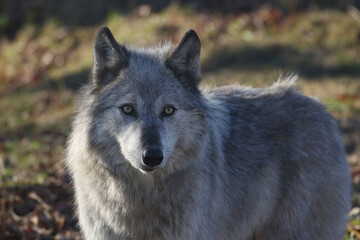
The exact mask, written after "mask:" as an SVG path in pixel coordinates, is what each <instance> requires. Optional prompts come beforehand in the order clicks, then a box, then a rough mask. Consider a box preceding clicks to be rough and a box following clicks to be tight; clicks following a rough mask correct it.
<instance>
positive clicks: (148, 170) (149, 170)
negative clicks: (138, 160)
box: [142, 167, 156, 172]
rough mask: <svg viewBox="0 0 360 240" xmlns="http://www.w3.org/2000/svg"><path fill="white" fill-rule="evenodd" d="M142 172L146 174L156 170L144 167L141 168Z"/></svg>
mask: <svg viewBox="0 0 360 240" xmlns="http://www.w3.org/2000/svg"><path fill="white" fill-rule="evenodd" d="M142 170H144V171H146V172H152V171H154V170H156V168H149V167H144V168H142Z"/></svg>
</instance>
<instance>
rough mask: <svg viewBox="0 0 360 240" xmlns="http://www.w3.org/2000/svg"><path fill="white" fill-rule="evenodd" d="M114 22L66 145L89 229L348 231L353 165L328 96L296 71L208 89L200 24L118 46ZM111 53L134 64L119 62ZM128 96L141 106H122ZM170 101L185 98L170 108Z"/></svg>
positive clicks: (116, 234)
mask: <svg viewBox="0 0 360 240" xmlns="http://www.w3.org/2000/svg"><path fill="white" fill-rule="evenodd" d="M107 31H108V29H105V30H104V29H102V30H101V31H100V33H99V35H98V36H97V39H96V43H95V57H94V59H95V63H94V68H93V75H92V76H93V79H92V81H90V82H89V84H87V85H86V86H85V87H84V88H83V89H82V90H81V93H80V99H79V101H78V105H77V111H76V115H75V119H74V123H73V130H72V133H71V136H70V137H69V141H68V147H67V166H68V169H69V170H70V173H71V175H72V177H73V181H74V185H75V192H76V203H77V206H78V213H79V220H80V226H81V230H82V232H83V234H84V236H85V237H86V239H88V240H95V239H96V240H102V239H120V240H122V239H127V240H129V239H144V240H145V239H149V240H150V239H175V240H177V239H178V240H180V239H183V240H188V239H207V240H212V239H213V240H216V239H240V240H248V239H257V240H260V239H280V240H281V239H284V240H285V239H295V240H296V239H317V240H319V239H334V240H339V239H341V238H342V236H343V234H344V229H345V224H346V221H347V217H346V216H347V212H348V210H349V208H350V200H349V199H350V176H349V168H348V163H347V160H346V155H345V152H344V148H343V145H342V139H341V137H340V135H339V132H338V130H337V126H336V122H335V120H334V119H333V118H332V117H331V116H330V115H329V114H328V113H326V112H325V110H324V108H323V106H322V105H321V104H319V103H317V102H316V101H314V100H312V99H310V98H308V97H306V96H303V95H301V94H300V93H299V92H298V91H297V90H296V88H295V87H294V84H293V82H294V81H293V80H292V79H291V78H289V79H285V80H282V81H279V82H277V83H276V84H274V85H272V86H271V87H269V88H264V89H254V88H243V87H239V86H227V87H221V88H216V89H203V90H199V89H198V83H199V80H200V70H199V69H200V68H199V64H198V63H199V60H198V58H199V56H200V41H199V40H198V37H197V35H196V33H195V32H190V33H188V34H187V35H186V36H185V37H184V39H183V41H182V42H181V43H180V44H179V46H178V47H177V48H175V50H173V48H171V46H170V45H163V46H160V47H156V48H146V49H138V48H132V47H124V46H120V45H118V46H119V47H118V46H117V45H115V43H114V41H115V40H114V41H112V40H110V41H101V40H102V39H106V38H108V37H109V36H110V35H109V34H108V32H110V31H108V32H107ZM106 32H107V33H106ZM104 34H105V35H104ZM110 34H111V33H110ZM111 36H112V35H111ZM111 36H110V37H111ZM98 41H101V42H98ZM116 44H117V43H116ZM99 46H101V47H99ZM102 48H104V49H105V50H108V49H115V51H113V50H111V51H105V50H104V49H102ZM118 48H121V49H122V50H121V51H122V53H120V54H119V52H118V51H116V49H118ZM104 51H105V52H106V54H110V55H106V54H105V55H104V54H103V55H99V54H98V53H99V52H100V53H104ZM111 54H113V55H111ZM119 56H120V58H119ZM124 56H125V58H123V57H124ZM184 56H185V58H184ZM109 59H110V60H111V62H112V63H111V64H110V65H109V66H117V65H118V64H119V63H117V62H116V60H114V59H118V60H119V59H120V60H119V61H123V60H124V59H126V61H125V62H126V64H123V63H124V61H123V63H121V64H120V65H119V66H121V67H118V68H117V67H115V68H112V67H110V68H108V67H106V66H107V65H106V62H107V60H109ZM113 60H114V61H115V62H114V61H113ZM99 62H103V63H105V65H104V64H103V65H100V67H97V65H96V64H97V63H99ZM104 66H105V67H104ZM114 69H115V70H114ZM104 71H105V72H104ZM106 71H109V72H110V73H109V74H108V73H106ZM115 73H116V74H115ZM99 76H103V77H104V76H105V78H106V80H105V81H102V80H103V79H101V78H99ZM99 82H101V84H100V85H99ZM99 86H100V87H99ZM124 104H125V105H126V104H128V105H131V106H132V107H133V109H134V112H133V113H132V114H133V115H125V114H124V113H123V112H122V111H121V110H119V107H121V106H123V105H124ZM169 105H170V106H173V107H175V109H176V110H175V112H174V114H173V115H171V116H164V114H163V109H164V107H166V106H169ZM149 129H152V131H155V132H156V134H157V135H156V136H158V137H159V138H160V146H161V150H162V152H163V154H164V160H163V162H162V163H161V164H160V165H159V166H158V167H157V168H156V169H155V170H153V171H148V170H147V169H146V168H145V167H144V164H143V163H142V160H141V153H142V152H143V150H144V148H146V147H147V146H145V145H143V144H142V141H141V139H142V137H143V134H144V132H146V131H147V130H149Z"/></svg>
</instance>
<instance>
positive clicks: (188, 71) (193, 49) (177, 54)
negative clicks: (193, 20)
mask: <svg viewBox="0 0 360 240" xmlns="http://www.w3.org/2000/svg"><path fill="white" fill-rule="evenodd" d="M200 51H201V43H200V39H199V37H198V35H197V34H196V32H195V31H194V30H189V31H188V32H187V33H186V34H185V36H184V37H183V39H182V40H181V41H180V43H179V44H178V46H177V47H176V48H175V50H174V51H173V52H172V53H171V55H170V57H169V58H168V59H167V60H166V65H167V67H168V68H170V69H171V70H172V71H173V72H174V73H175V75H176V76H177V77H178V78H179V79H180V80H181V82H182V83H183V84H184V85H185V86H190V87H197V86H198V85H199V82H200V79H201V76H200V74H201V73H200Z"/></svg>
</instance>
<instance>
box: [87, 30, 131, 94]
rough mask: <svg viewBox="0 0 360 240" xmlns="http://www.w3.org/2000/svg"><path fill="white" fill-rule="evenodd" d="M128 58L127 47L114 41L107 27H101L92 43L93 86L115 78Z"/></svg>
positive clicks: (125, 64) (98, 85)
mask: <svg viewBox="0 0 360 240" xmlns="http://www.w3.org/2000/svg"><path fill="white" fill-rule="evenodd" d="M128 60H129V53H128V51H127V49H126V48H125V47H124V46H122V45H120V44H118V43H117V42H116V40H115V38H114V36H113V35H112V33H111V31H110V30H109V28H107V27H103V28H101V29H100V30H99V32H98V33H97V34H96V38H95V44H94V63H93V68H92V80H93V84H94V86H95V88H99V87H100V88H101V87H102V86H105V85H106V84H108V83H109V82H111V81H112V80H113V79H114V78H116V76H117V75H118V74H119V73H120V71H121V69H123V68H124V67H126V66H127V64H128Z"/></svg>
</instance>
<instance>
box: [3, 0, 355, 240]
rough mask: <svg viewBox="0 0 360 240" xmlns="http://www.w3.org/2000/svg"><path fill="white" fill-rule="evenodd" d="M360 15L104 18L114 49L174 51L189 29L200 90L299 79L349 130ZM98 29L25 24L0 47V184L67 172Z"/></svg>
mask: <svg viewBox="0 0 360 240" xmlns="http://www.w3.org/2000/svg"><path fill="white" fill-rule="evenodd" d="M143 10H144V9H143ZM145 10H146V9H145ZM145 13H146V11H145ZM359 16H360V14H359V12H358V11H357V10H355V9H350V10H349V11H336V10H311V11H306V12H297V13H292V14H287V15H285V14H282V13H281V12H279V11H278V10H276V9H272V8H269V7H264V8H261V9H259V10H257V11H255V12H252V13H249V14H241V15H226V16H225V15H222V14H206V13H197V12H194V11H193V10H191V9H190V8H186V7H180V6H179V5H176V4H173V5H170V6H169V7H167V8H166V9H164V10H163V11H161V12H159V13H151V12H150V13H149V14H145V15H144V13H142V12H141V11H140V10H135V11H133V12H131V13H129V14H120V13H118V12H110V13H108V16H107V18H106V20H105V21H104V22H103V23H102V24H101V25H107V26H109V28H110V29H111V30H112V31H113V33H114V36H115V37H116V38H117V40H118V41H119V42H120V43H125V44H133V45H141V46H147V45H151V44H157V43H159V42H163V41H164V40H169V41H174V42H176V41H178V40H179V39H181V37H182V35H183V34H184V33H185V32H186V31H187V30H188V29H190V28H193V29H195V30H196V31H197V32H198V34H199V36H200V38H201V40H202V46H203V48H202V69H203V82H202V85H213V86H219V85H225V84H243V85H249V86H254V87H263V86H268V85H270V84H271V83H272V82H274V81H275V80H276V79H277V78H278V77H279V76H280V75H281V74H282V73H283V74H285V73H288V72H295V73H297V74H299V78H300V86H301V88H302V89H303V91H304V92H305V94H308V95H310V96H313V97H318V98H319V99H320V100H321V101H322V102H323V103H324V104H326V106H327V109H328V110H329V111H330V112H331V113H332V114H333V115H334V116H336V117H337V118H338V119H339V122H344V124H345V125H344V126H345V127H346V126H347V125H346V124H347V123H348V122H349V121H352V120H354V121H357V122H358V121H359V119H360V81H359V77H360V58H359V57H358V53H359V52H360V44H359V43H360V22H359V19H360V17H359ZM1 24H7V22H6V19H0V27H1ZM99 26H100V25H99ZM99 26H86V27H85V26H83V27H76V26H74V27H69V26H65V25H61V24H60V23H59V22H58V21H56V19H52V20H49V21H48V22H46V23H44V24H42V25H34V24H28V25H25V26H24V27H23V28H22V29H21V30H19V31H18V32H17V34H16V35H15V37H14V39H12V40H8V39H6V38H0V43H1V45H0V116H1V117H0V160H1V161H0V162H2V164H0V165H3V166H2V167H1V166H0V176H1V180H2V181H5V180H6V181H7V185H8V186H21V185H23V184H27V185H29V184H42V183H44V181H45V180H46V179H47V178H48V176H49V172H56V171H58V170H59V169H61V168H62V167H63V165H62V159H63V155H62V153H63V150H64V144H65V139H66V136H67V134H68V133H69V131H70V122H71V116H72V113H73V108H74V102H75V98H76V91H77V90H78V88H79V87H80V86H81V85H82V84H83V83H84V82H86V81H87V76H88V74H89V71H90V68H91V64H92V45H93V38H94V34H95V32H96V29H97V28H98V27H99ZM351 131H355V132H356V133H357V132H359V133H360V130H359V129H357V128H354V129H352V130H351ZM355 132H354V133H355ZM353 135H354V134H353ZM353 135H351V134H346V133H344V138H345V143H346V144H347V142H350V143H354V142H355V150H353V151H352V152H351V153H349V158H351V159H355V160H354V161H353V163H352V166H353V167H356V166H357V165H358V164H360V163H359V161H360V148H359V146H358V144H359V143H360V140H359V139H358V137H357V136H353ZM356 194H358V192H357V191H355V195H356ZM354 205H357V204H354ZM349 226H351V229H353V230H351V231H350V230H349V233H348V235H347V236H346V239H360V238H357V235H356V234H357V233H355V232H356V231H357V230H356V229H358V228H360V224H359V219H355V220H353V221H352V222H350V223H349Z"/></svg>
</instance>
